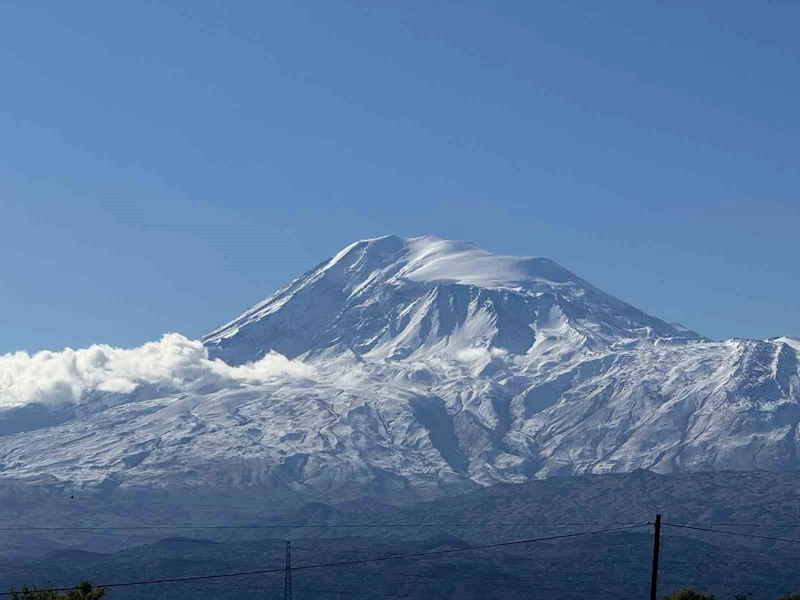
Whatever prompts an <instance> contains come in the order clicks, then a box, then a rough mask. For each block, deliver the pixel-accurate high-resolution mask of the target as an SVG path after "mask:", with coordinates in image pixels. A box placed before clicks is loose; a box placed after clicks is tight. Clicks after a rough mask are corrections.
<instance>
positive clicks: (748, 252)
mask: <svg viewBox="0 0 800 600" xmlns="http://www.w3.org/2000/svg"><path fill="white" fill-rule="evenodd" d="M601 4H611V5H612V6H611V7H604V6H601ZM798 22H800V5H798V4H797V3H790V2H736V1H726V2H703V3H697V2H681V1H674V2H663V3H660V2H659V3H654V2H648V1H645V0H637V1H630V2H624V1H623V2H615V3H597V2H588V1H587V2H584V3H578V2H529V1H525V2H513V1H508V2H491V3H490V2H480V3H479V2H437V1H435V0H434V1H432V0H426V1H424V2H416V1H408V2H349V1H340V2H284V1H281V0H276V1H274V2H254V1H248V0H244V1H241V2H235V3H225V2H209V1H203V0H193V1H191V2H190V1H186V2H167V1H160V2H132V3H109V2H99V1H97V2H95V1H82V2H72V3H66V2H44V1H42V2H37V1H33V2H31V1H25V2H21V1H14V0H12V1H10V2H4V3H3V6H2V7H1V8H0V76H2V83H1V84H0V89H2V93H0V314H2V318H1V319H0V352H7V351H12V350H17V349H26V350H30V351H33V350H40V349H45V348H47V349H60V348H63V347H64V346H71V347H83V346H86V345H88V344H91V343H97V342H103V343H109V344H112V345H119V346H132V345H138V344H140V343H142V342H144V341H147V340H151V339H156V338H158V337H159V336H160V335H161V333H163V332H165V331H178V332H180V333H183V334H185V335H188V336H196V335H200V334H202V333H204V332H206V331H208V330H210V329H212V328H213V327H215V326H216V325H218V324H219V323H221V322H223V321H226V320H228V319H229V318H232V317H233V316H235V315H236V314H238V313H239V312H240V311H241V310H243V309H245V308H247V307H248V306H249V305H251V304H253V303H255V302H256V301H258V300H260V299H261V298H263V297H265V296H266V295H268V294H269V293H270V292H272V291H273V290H274V289H276V288H277V287H278V286H280V285H281V284H283V283H285V282H287V281H288V280H290V279H292V278H294V277H295V276H297V275H299V274H300V273H301V272H303V271H305V270H306V269H308V268H310V267H312V266H313V265H315V264H317V263H319V262H320V261H321V260H323V259H324V258H326V257H329V256H331V255H333V254H335V253H336V251H338V250H339V249H340V248H341V247H343V246H345V245H346V244H348V243H349V242H351V241H353V240H356V239H360V238H365V237H376V236H379V235H384V234H387V233H396V234H399V235H405V236H414V235H422V234H434V235H439V236H442V237H447V238H455V239H466V240H469V241H472V242H474V243H476V244H478V245H480V246H482V247H484V248H486V249H488V250H491V251H495V252H500V253H507V254H519V255H535V256H547V257H549V258H552V259H554V260H556V261H558V262H560V263H561V264H563V265H564V266H566V267H567V268H569V269H570V270H572V271H574V272H575V273H577V274H578V275H580V276H582V277H584V278H586V279H588V280H590V281H591V282H593V283H594V284H596V285H597V286H598V287H600V288H602V289H604V290H605V291H607V292H609V293H612V294H614V295H616V296H618V297H620V298H622V299H624V300H626V301H628V302H630V303H632V304H634V305H635V306H637V307H639V308H642V309H643V310H645V311H647V312H649V313H652V314H655V315H657V316H660V317H662V318H666V319H670V320H673V321H678V322H681V323H683V324H684V325H686V326H688V327H691V328H693V329H695V330H697V331H700V332H701V333H703V334H705V335H708V336H710V337H713V338H727V337H734V336H736V337H768V336H777V335H783V334H790V335H800V311H798V305H799V304H800V302H799V301H798V298H800V171H799V169H798V156H800V110H798V106H800V78H799V77H798V76H797V74H798V73H800V41H798V38H799V37H800V36H797V35H796V25H797V23H798Z"/></svg>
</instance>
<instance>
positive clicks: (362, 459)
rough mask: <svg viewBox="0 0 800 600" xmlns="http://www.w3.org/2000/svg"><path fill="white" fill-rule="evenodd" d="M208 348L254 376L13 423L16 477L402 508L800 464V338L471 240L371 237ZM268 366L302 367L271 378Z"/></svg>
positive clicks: (59, 407)
mask: <svg viewBox="0 0 800 600" xmlns="http://www.w3.org/2000/svg"><path fill="white" fill-rule="evenodd" d="M200 345H202V347H201V348H200V352H201V353H202V354H203V355H202V356H201V359H202V360H204V361H206V362H207V364H208V365H212V366H213V365H216V366H214V367H213V372H214V373H219V372H222V371H223V370H224V369H229V370H231V372H237V373H238V372H239V371H236V369H244V370H243V371H241V372H242V373H247V376H246V377H244V376H242V377H238V376H237V377H234V376H226V377H216V376H215V377H210V378H204V379H202V380H201V381H199V384H198V385H192V386H191V387H190V388H185V387H182V386H181V385H172V384H171V383H170V382H171V380H170V379H168V378H163V377H162V378H161V379H159V380H157V381H152V382H148V381H145V380H142V381H138V380H136V381H135V383H136V385H135V386H134V387H135V389H133V390H130V389H129V388H130V385H127V386H123V387H119V386H117V387H111V388H109V387H108V386H105V387H103V385H100V384H97V385H94V386H93V387H89V388H87V389H86V390H82V391H81V393H80V394H79V395H78V397H76V398H75V399H73V400H72V401H68V402H67V401H65V402H59V403H52V402H51V403H44V402H31V403H27V404H25V405H24V406H15V407H11V408H6V409H4V410H0V483H2V482H7V483H8V482H13V483H14V485H20V484H21V483H24V484H25V485H33V484H47V485H54V484H58V485H59V486H61V487H60V488H59V489H62V490H65V491H70V490H97V491H101V492H103V493H106V492H109V491H114V490H126V489H127V490H139V489H166V488H169V487H170V486H182V487H188V488H197V489H203V490H209V489H211V490H213V489H220V490H222V489H226V490H230V489H242V490H244V489H263V490H269V492H270V493H271V494H273V495H276V496H279V495H292V494H294V495H297V494H301V495H303V494H304V495H306V496H308V497H323V498H327V499H330V498H339V499H348V498H356V497H360V496H365V495H369V496H376V497H381V498H383V499H385V500H386V501H389V502H399V501H401V500H403V499H409V498H430V497H436V496H439V495H441V494H445V493H451V492H460V491H466V490H469V489H472V488H476V487H481V486H488V485H492V484H495V483H521V482H525V481H528V480H533V479H540V478H545V477H549V476H554V475H572V474H584V473H609V472H629V471H634V470H637V469H648V470H651V471H655V472H658V473H672V472H685V471H722V470H772V471H789V470H796V469H797V468H798V459H797V455H798V434H800V367H798V364H799V363H798V357H799V355H800V342H798V341H797V340H795V339H793V338H789V337H784V338H777V339H771V340H744V339H732V340H727V341H722V342H718V341H712V340H709V339H706V338H704V337H703V336H702V335H700V334H697V333H695V332H693V331H690V330H688V329H686V328H685V327H682V326H680V325H677V324H675V323H670V322H667V321H664V320H661V319H658V318H656V317H653V316H650V315H647V314H645V313H644V312H642V311H640V310H638V309H636V308H634V307H632V306H630V305H629V304H627V303H625V302H623V301H621V300H619V299H617V298H614V297H613V296H610V295H608V294H606V293H604V292H603V291H601V290H599V289H597V288H596V287H594V286H593V285H591V284H590V283H588V282H587V281H585V280H583V279H581V278H580V277H578V276H577V275H574V274H573V273H571V272H570V271H568V270H567V269H565V268H564V267H562V266H560V265H558V264H557V263H555V262H553V261H551V260H548V259H543V258H519V257H507V256H499V255H495V254H492V253H489V252H486V251H484V250H482V249H480V248H478V247H476V246H474V245H472V244H469V243H466V242H453V241H448V240H442V239H439V238H435V237H431V236H425V237H419V238H410V239H404V238H400V237H397V236H386V237H381V238H376V239H370V240H362V241H359V242H356V243H354V244H351V245H350V246H348V247H346V248H345V249H343V250H342V251H341V252H339V253H338V254H337V255H336V256H334V257H333V258H332V259H329V260H326V261H324V262H322V263H321V264H320V265H318V266H317V267H315V268H313V269H312V270H310V271H309V272H307V273H305V274H304V275H302V276H300V277H299V278H297V279H295V280H294V281H292V282H291V283H289V284H288V285H286V286H285V287H283V288H282V289H280V290H278V291H277V292H276V293H274V294H273V295H271V296H270V297H268V298H267V299H266V300H264V301H263V302H260V303H259V304H256V305H255V306H253V307H252V308H250V309H249V310H247V311H245V312H244V313H243V314H242V315H241V316H239V317H237V318H236V319H234V320H232V321H230V322H228V323H226V324H224V325H222V326H220V327H218V328H217V329H215V330H214V331H212V332H211V333H209V334H208V335H206V336H204V337H202V338H201V339H200V340H199V341H198V343H196V344H195V346H192V347H193V351H197V350H198V348H197V346H200ZM279 355H281V356H280V357H279ZM284 357H285V358H284ZM266 359H269V360H272V361H275V360H280V361H283V362H285V363H286V364H292V365H300V366H302V368H299V369H298V368H292V369H284V370H285V371H288V370H290V371H291V372H279V373H276V372H272V371H270V373H269V375H268V376H266V375H265V376H264V377H260V376H259V370H258V369H257V368H254V367H253V365H258V364H259V361H264V360H266ZM203 364H206V363H203ZM281 364H283V363H281ZM209 368H211V367H209ZM92 381H95V380H92Z"/></svg>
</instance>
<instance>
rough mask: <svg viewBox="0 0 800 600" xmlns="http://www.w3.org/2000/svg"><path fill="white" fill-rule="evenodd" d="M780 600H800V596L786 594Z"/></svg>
mask: <svg viewBox="0 0 800 600" xmlns="http://www.w3.org/2000/svg"><path fill="white" fill-rule="evenodd" d="M778 600H800V594H784V595H783V596H781V597H780V598H778Z"/></svg>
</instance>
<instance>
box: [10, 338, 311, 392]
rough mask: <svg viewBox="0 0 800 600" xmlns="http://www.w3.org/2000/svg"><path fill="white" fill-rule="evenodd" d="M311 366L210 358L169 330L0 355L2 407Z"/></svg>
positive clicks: (186, 386)
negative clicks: (156, 336)
mask: <svg viewBox="0 0 800 600" xmlns="http://www.w3.org/2000/svg"><path fill="white" fill-rule="evenodd" d="M311 372H312V371H311V367H309V366H308V365H306V364H304V363H301V362H297V361H291V360H289V359H287V358H286V357H285V356H283V355H280V354H277V353H274V352H273V353H270V354H268V355H266V356H265V357H264V358H262V359H261V360H259V361H256V362H254V363H249V364H246V365H242V366H240V367H232V366H230V365H228V364H226V363H224V362H222V361H221V360H210V359H209V358H208V351H207V350H206V348H205V347H204V346H203V345H202V344H201V343H200V342H198V341H195V340H190V339H188V338H185V337H183V336H182V335H180V334H177V333H168V334H166V335H164V337H162V338H161V339H160V340H159V341H157V342H149V343H147V344H144V345H143V346H140V347H138V348H132V349H122V348H113V347H111V346H106V345H95V346H91V347H89V348H85V349H82V350H72V349H70V348H67V349H66V350H63V351H61V352H38V353H36V354H33V355H31V354H28V353H27V352H15V353H12V354H4V355H0V407H2V408H8V407H11V406H20V405H23V404H28V403H30V402H47V403H57V402H74V401H76V400H78V399H79V398H80V397H81V395H82V394H84V393H85V392H87V391H89V390H93V389H96V390H101V391H107V392H123V393H127V392H132V391H133V390H134V389H136V387H137V386H138V385H141V384H145V383H150V384H159V385H163V386H166V387H171V388H175V389H178V390H192V389H197V388H198V387H201V386H203V385H206V384H209V383H218V382H225V381H239V382H249V383H257V382H260V381H264V380H268V379H272V378H275V377H303V376H308V375H310V374H311Z"/></svg>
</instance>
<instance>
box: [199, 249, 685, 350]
mask: <svg viewBox="0 0 800 600" xmlns="http://www.w3.org/2000/svg"><path fill="white" fill-rule="evenodd" d="M553 328H561V329H562V330H563V331H561V333H562V334H563V333H565V332H566V331H567V330H569V331H570V332H573V333H574V334H575V335H577V336H581V337H583V338H584V340H585V342H586V343H587V344H590V345H592V346H594V347H607V346H618V345H619V344H621V343H622V344H630V343H632V342H635V341H638V340H643V339H650V340H655V339H669V340H673V341H687V340H697V339H700V336H698V335H697V334H696V333H693V332H691V331H688V330H687V329H684V328H682V327H680V326H677V325H674V324H671V323H667V322H665V321H662V320H660V319H656V318H653V317H650V316H649V315H646V314H644V313H643V312H641V311H639V310H637V309H635V308H633V307H632V306H630V305H628V304H625V303H624V302H621V301H620V300H617V299H616V298H614V297H612V296H609V295H608V294H605V293H603V292H601V291H600V290H598V289H597V288H595V287H594V286H592V285H591V284H590V283H588V282H587V281H584V280H583V279H581V278H579V277H578V276H576V275H574V274H573V273H570V272H569V271H568V270H566V269H565V268H564V267H562V266H560V265H558V264H557V263H555V262H553V261H551V260H548V259H546V258H519V257H514V256H500V255H496V254H492V253H490V252H486V251H485V250H482V249H480V248H478V247H477V246H475V245H474V244H470V243H467V242H453V241H448V240H442V239H440V238H436V237H431V236H425V237H418V238H411V239H402V238H399V237H396V236H387V237H382V238H377V239H371V240H362V241H359V242H355V243H354V244H351V245H350V246H348V247H346V248H345V249H344V250H342V251H341V252H339V253H338V254H337V255H336V256H334V257H333V258H331V259H330V260H328V261H325V262H324V263H322V264H321V265H319V266H318V267H316V268H314V269H312V270H311V271H309V272H308V273H306V274H305V275H303V276H302V277H300V278H298V279H296V280H295V281H293V282H291V283H290V284H289V285H287V286H286V287H284V288H283V289H281V290H279V291H278V292H276V293H275V294H273V295H272V296H270V297H269V298H267V299H266V300H264V301H263V302H261V303H260V304H257V305H256V306H254V307H252V308H251V309H250V310H248V311H247V312H245V313H244V314H243V315H241V316H240V317H238V318H237V319H235V320H233V321H231V322H230V323H227V324H225V325H223V326H222V327H220V328H219V329H217V330H215V331H213V332H211V333H210V334H208V335H207V336H205V337H203V338H202V341H203V343H204V344H206V345H207V346H208V347H209V349H210V351H211V354H212V355H213V356H217V357H220V358H222V359H223V360H225V361H226V362H228V363H231V364H242V363H245V362H250V361H252V360H255V359H258V358H260V357H261V356H263V355H264V353H266V352H268V351H271V350H274V351H277V352H279V353H281V354H284V355H286V356H289V357H292V358H294V357H298V356H303V357H306V358H307V357H309V356H313V355H314V354H316V353H319V352H322V351H326V350H327V351H330V350H331V349H335V348H337V347H338V348H339V349H340V350H350V351H352V352H354V353H356V354H359V355H361V354H366V355H368V356H370V357H372V358H381V359H386V358H392V357H394V358H407V357H409V356H411V355H412V354H413V353H414V352H416V351H418V350H419V349H420V348H433V347H435V348H437V349H438V350H442V349H443V348H444V347H448V348H450V349H451V350H452V349H453V348H455V349H458V348H460V347H470V346H475V345H478V346H481V347H487V348H489V347H494V348H498V349H501V350H504V351H507V352H510V353H513V354H524V353H526V352H527V351H529V350H530V349H531V347H532V346H533V345H534V344H535V343H536V340H537V334H538V339H541V338H542V337H545V336H547V335H549V334H552V330H553Z"/></svg>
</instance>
